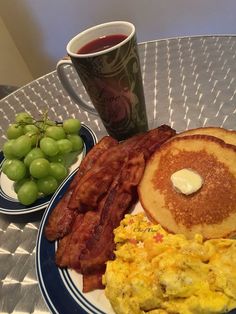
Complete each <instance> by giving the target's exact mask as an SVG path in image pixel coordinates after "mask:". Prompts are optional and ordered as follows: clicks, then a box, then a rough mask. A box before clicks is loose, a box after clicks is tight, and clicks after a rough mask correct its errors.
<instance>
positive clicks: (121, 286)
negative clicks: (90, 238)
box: [103, 213, 236, 314]
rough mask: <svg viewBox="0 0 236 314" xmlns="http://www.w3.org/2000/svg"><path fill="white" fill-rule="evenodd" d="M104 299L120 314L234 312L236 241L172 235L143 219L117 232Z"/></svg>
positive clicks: (132, 219) (131, 219)
mask: <svg viewBox="0 0 236 314" xmlns="http://www.w3.org/2000/svg"><path fill="white" fill-rule="evenodd" d="M114 233H115V243H116V251H115V255H116V258H115V260H114V261H108V262H107V269H106V273H105V275H104V277H103V282H104V284H105V294H106V296H107V298H108V299H109V300H110V302H111V304H112V307H113V309H114V311H115V313H117V314H133V313H135V314H143V313H149V314H154V313H155V314H156V313H157V314H178V313H179V314H184V313H186V314H190V313H194V314H198V313H199V314H200V313H208V314H209V313H226V312H228V311H230V310H232V309H233V308H235V307H236V284H235V283H236V269H235V260H236V241H235V240H232V239H214V240H206V241H204V240H203V238H202V236H201V235H199V234H196V235H195V237H194V238H193V239H192V240H189V239H187V238H186V237H185V236H184V235H180V234H178V235H177V234H176V235H173V234H168V233H167V232H166V231H165V230H164V229H163V228H162V227H161V226H160V225H157V224H152V223H150V221H148V220H147V219H146V217H145V216H144V214H143V213H141V214H138V215H126V216H125V218H124V219H123V220H122V221H121V224H120V226H119V227H118V228H117V229H115V231H114Z"/></svg>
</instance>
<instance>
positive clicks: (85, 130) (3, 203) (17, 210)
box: [0, 124, 97, 215]
mask: <svg viewBox="0 0 236 314" xmlns="http://www.w3.org/2000/svg"><path fill="white" fill-rule="evenodd" d="M80 136H81V137H82V138H83V140H84V143H85V145H84V150H83V152H82V153H81V154H82V156H84V155H85V154H86V153H87V152H88V151H89V150H90V149H91V148H92V147H93V146H94V144H95V143H96V142H97V138H96V135H95V133H94V132H93V131H92V130H91V129H90V128H89V127H88V126H86V125H84V124H82V126H81V129H80ZM3 161H4V156H3V152H0V174H1V172H2V164H3ZM62 184H63V183H62ZM51 198H52V196H47V197H43V198H40V199H38V200H37V201H36V202H35V203H34V204H33V206H32V205H31V206H25V205H22V204H20V203H19V202H18V200H17V199H14V198H12V197H10V196H8V195H7V194H6V193H5V192H4V190H3V189H2V187H1V186H0V213H3V214H8V215H22V214H28V213H32V212H35V211H38V210H41V209H44V208H45V207H47V206H48V204H49V202H50V199H51Z"/></svg>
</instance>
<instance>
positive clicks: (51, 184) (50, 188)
mask: <svg viewBox="0 0 236 314" xmlns="http://www.w3.org/2000/svg"><path fill="white" fill-rule="evenodd" d="M37 185H38V190H39V192H42V193H43V194H44V195H50V194H53V193H54V192H55V191H56V189H57V187H58V182H57V180H56V179H55V178H54V177H52V176H47V177H44V178H41V179H39V180H38V181H37Z"/></svg>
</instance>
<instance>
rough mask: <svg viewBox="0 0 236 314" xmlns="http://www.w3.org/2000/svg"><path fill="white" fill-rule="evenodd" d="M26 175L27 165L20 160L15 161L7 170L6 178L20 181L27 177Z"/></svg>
mask: <svg viewBox="0 0 236 314" xmlns="http://www.w3.org/2000/svg"><path fill="white" fill-rule="evenodd" d="M26 173H27V171H26V166H25V164H24V163H23V162H22V161H21V160H18V159H13V160H12V161H11V163H9V165H8V166H7V167H6V170H5V174H6V176H7V177H8V178H9V179H10V180H13V181H19V180H21V179H23V178H24V177H25V176H26Z"/></svg>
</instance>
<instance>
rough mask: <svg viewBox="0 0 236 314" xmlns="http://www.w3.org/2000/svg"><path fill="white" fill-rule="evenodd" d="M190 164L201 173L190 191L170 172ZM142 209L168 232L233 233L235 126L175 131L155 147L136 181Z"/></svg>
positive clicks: (235, 222) (235, 224)
mask: <svg viewBox="0 0 236 314" xmlns="http://www.w3.org/2000/svg"><path fill="white" fill-rule="evenodd" d="M181 169H189V170H191V171H193V172H194V173H197V174H198V175H199V176H200V177H201V178H202V185H201V187H200V188H199V189H198V190H197V191H194V192H193V193H191V194H184V193H181V191H179V190H177V189H176V187H175V186H174V185H173V182H172V181H171V176H172V175H173V174H174V173H176V172H178V171H179V170H181ZM138 191H139V199H140V201H141V204H142V206H143V208H144V210H145V211H146V213H147V215H148V216H149V217H150V218H151V219H152V220H153V221H155V222H157V223H160V224H161V225H162V227H164V228H165V229H166V230H168V231H169V232H173V233H183V234H185V235H186V236H187V237H189V238H191V237H193V236H194V234H196V233H200V234H202V235H203V237H204V238H206V239H211V238H222V237H229V236H232V235H235V234H236V131H229V130H226V129H223V128H217V127H208V128H198V129H193V130H189V131H186V132H183V133H180V134H178V135H176V136H175V137H173V138H171V139H170V140H169V141H168V142H166V143H164V144H163V145H162V146H161V147H160V149H159V150H157V151H156V152H155V153H154V154H153V155H152V157H151V158H150V160H149V161H148V163H147V165H146V169H145V172H144V175H143V178H142V180H141V182H140V184H139V188H138Z"/></svg>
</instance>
